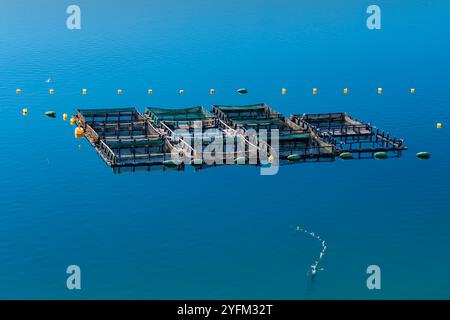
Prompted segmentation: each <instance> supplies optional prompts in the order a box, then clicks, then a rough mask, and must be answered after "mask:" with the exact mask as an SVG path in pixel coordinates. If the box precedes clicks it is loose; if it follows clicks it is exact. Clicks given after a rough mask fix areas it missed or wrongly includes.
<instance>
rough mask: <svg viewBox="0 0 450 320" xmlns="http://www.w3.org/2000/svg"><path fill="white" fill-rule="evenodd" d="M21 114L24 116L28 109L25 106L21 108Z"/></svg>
mask: <svg viewBox="0 0 450 320" xmlns="http://www.w3.org/2000/svg"><path fill="white" fill-rule="evenodd" d="M22 114H23V115H24V116H26V115H27V114H28V109H27V108H23V109H22Z"/></svg>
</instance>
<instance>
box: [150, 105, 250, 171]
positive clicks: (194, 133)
mask: <svg viewBox="0 0 450 320" xmlns="http://www.w3.org/2000/svg"><path fill="white" fill-rule="evenodd" d="M145 116H146V117H148V119H149V120H150V121H151V122H152V123H153V124H154V126H155V127H157V128H159V129H160V130H162V132H164V133H165V134H166V137H167V139H169V140H170V142H171V143H172V145H173V146H174V147H175V148H177V149H178V150H180V152H181V153H183V154H184V155H185V156H187V157H188V158H189V159H186V160H189V162H190V163H191V164H192V165H193V166H194V167H195V168H196V169H200V168H205V167H210V166H216V165H222V164H235V163H236V159H237V158H238V156H239V152H237V150H238V148H237V143H238V142H237V141H236V139H235V137H234V136H231V135H230V134H229V133H228V132H227V131H224V130H223V129H222V127H221V126H219V125H218V119H217V117H216V115H214V114H212V113H210V112H208V111H206V110H205V109H204V108H203V107H202V106H198V107H188V108H177V109H169V108H155V107H147V108H146V109H145ZM244 148H245V146H244ZM205 152H208V155H209V157H210V159H209V161H207V160H206V159H205V156H206V154H205Z"/></svg>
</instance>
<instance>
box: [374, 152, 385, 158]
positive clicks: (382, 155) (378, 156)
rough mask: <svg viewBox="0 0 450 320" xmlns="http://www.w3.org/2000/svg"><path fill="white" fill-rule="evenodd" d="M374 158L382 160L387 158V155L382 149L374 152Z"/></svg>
mask: <svg viewBox="0 0 450 320" xmlns="http://www.w3.org/2000/svg"><path fill="white" fill-rule="evenodd" d="M374 157H375V159H379V160H384V159H387V158H388V155H387V153H386V152H384V151H380V152H375V154H374Z"/></svg>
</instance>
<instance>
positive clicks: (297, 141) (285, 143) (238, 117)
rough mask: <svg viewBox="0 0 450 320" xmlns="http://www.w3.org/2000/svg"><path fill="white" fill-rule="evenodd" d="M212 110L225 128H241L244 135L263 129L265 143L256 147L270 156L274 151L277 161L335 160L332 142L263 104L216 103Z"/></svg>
mask: <svg viewBox="0 0 450 320" xmlns="http://www.w3.org/2000/svg"><path fill="white" fill-rule="evenodd" d="M213 113H214V114H216V115H217V116H218V118H219V119H220V121H221V123H222V125H223V126H224V127H231V128H233V129H235V130H242V131H243V132H244V133H245V134H246V135H247V136H251V134H250V132H252V133H253V134H255V133H257V134H261V132H262V130H265V131H264V132H266V133H267V136H266V140H265V141H266V143H265V144H264V143H263V144H261V143H260V146H259V147H260V148H259V149H260V150H261V149H263V152H265V153H267V154H269V155H270V154H272V155H273V154H276V156H278V157H279V159H280V164H291V163H294V162H306V161H332V160H333V159H334V155H335V153H334V146H333V145H331V144H329V143H326V142H325V141H322V140H320V139H318V137H317V136H316V134H315V133H314V132H313V131H311V130H310V129H309V128H305V127H302V126H299V125H298V124H296V123H294V122H293V121H291V120H289V119H288V118H286V117H284V116H283V115H282V114H281V113H279V112H277V111H275V110H273V109H271V108H270V107H269V106H268V105H267V104H265V103H260V104H254V105H244V106H223V105H215V106H213ZM274 134H277V137H278V139H277V143H278V146H276V145H275V140H274V139H273V135H274ZM260 140H261V139H260ZM263 141H264V140H263Z"/></svg>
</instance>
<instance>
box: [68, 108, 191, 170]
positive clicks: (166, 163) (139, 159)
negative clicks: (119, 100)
mask: <svg viewBox="0 0 450 320" xmlns="http://www.w3.org/2000/svg"><path fill="white" fill-rule="evenodd" d="M76 121H77V124H78V126H80V127H82V128H83V129H84V132H85V136H86V138H87V139H88V140H89V142H90V143H91V144H92V145H93V146H94V147H95V149H96V150H97V152H98V153H99V154H100V156H101V157H102V158H103V160H104V161H105V162H106V163H107V164H108V165H109V166H110V167H112V168H113V170H114V172H118V173H121V172H127V171H153V170H183V169H184V165H183V164H176V163H174V162H173V161H172V160H171V151H172V149H173V146H172V145H171V144H170V141H168V140H167V139H165V138H164V136H163V134H162V133H161V132H160V131H159V130H158V129H157V128H155V127H154V126H153V125H152V123H151V122H149V121H147V119H146V118H145V117H144V116H143V115H142V114H140V113H139V112H138V111H137V110H136V109H135V108H120V109H81V110H78V111H77V115H76Z"/></svg>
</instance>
